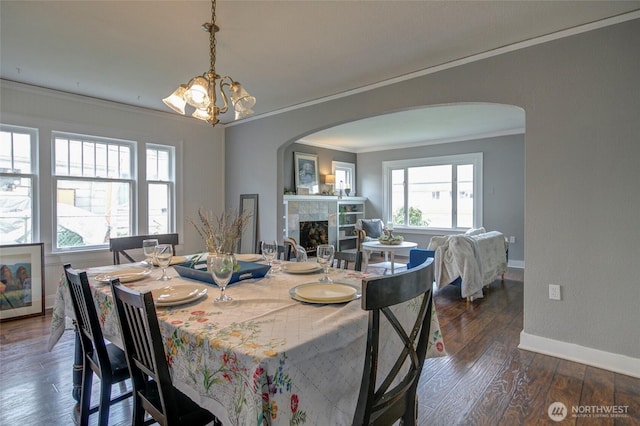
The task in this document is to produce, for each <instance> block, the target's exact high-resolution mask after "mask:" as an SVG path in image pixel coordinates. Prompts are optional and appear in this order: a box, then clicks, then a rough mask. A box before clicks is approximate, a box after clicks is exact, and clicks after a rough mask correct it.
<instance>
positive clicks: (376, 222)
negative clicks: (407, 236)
mask: <svg viewBox="0 0 640 426" xmlns="http://www.w3.org/2000/svg"><path fill="white" fill-rule="evenodd" d="M354 228H355V229H356V233H357V236H358V240H357V244H356V249H357V250H358V251H361V250H362V243H365V242H367V241H375V240H377V239H378V238H379V237H380V236H381V235H382V234H383V233H384V232H383V231H384V222H383V221H382V219H358V221H357V222H356V224H355V226H354Z"/></svg>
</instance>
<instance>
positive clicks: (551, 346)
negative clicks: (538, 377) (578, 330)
mask: <svg viewBox="0 0 640 426" xmlns="http://www.w3.org/2000/svg"><path fill="white" fill-rule="evenodd" d="M518 348H519V349H524V350H527V351H532V352H538V353H541V354H544V355H549V356H553V357H556V358H562V359H566V360H569V361H573V362H579V363H581V364H586V365H590V366H592V367H597V368H603V369H605V370H609V371H613V372H615V373H620V374H626V375H627V376H631V377H637V378H640V359H638V358H631V357H629V356H625V355H620V354H614V353H611V352H605V351H601V350H599V349H593V348H588V347H585V346H581V345H576V344H575V343H567V342H562V341H560V340H553V339H549V338H546V337H540V336H535V335H533V334H529V333H526V332H525V331H524V330H523V331H522V332H521V333H520V344H519V345H518Z"/></svg>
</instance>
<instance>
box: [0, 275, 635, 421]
mask: <svg viewBox="0 0 640 426" xmlns="http://www.w3.org/2000/svg"><path fill="white" fill-rule="evenodd" d="M522 280H523V271H522V270H519V269H510V270H509V272H508V273H507V274H506V276H505V281H504V283H501V282H500V280H497V281H495V282H494V283H492V284H491V286H490V288H489V290H488V291H487V292H486V296H485V298H484V299H480V300H477V301H474V302H470V303H467V302H466V301H465V300H463V299H461V298H460V289H459V288H457V287H454V286H449V287H447V288H444V289H442V290H440V291H437V292H436V293H435V301H436V306H437V312H438V317H439V320H440V326H441V328H442V333H443V336H444V340H445V346H446V349H447V352H448V354H449V356H448V357H443V358H436V359H429V360H427V362H426V364H425V368H424V372H423V377H422V379H421V381H420V388H419V403H420V407H419V424H420V425H443V426H445V425H446V426H450V425H509V426H511V425H531V424H532V425H537V424H555V422H553V421H552V420H551V419H550V418H549V416H548V415H547V409H548V407H549V405H550V404H551V403H552V402H555V401H560V402H564V404H565V405H566V406H567V407H568V409H569V410H571V406H613V405H616V406H626V407H628V408H627V417H619V418H604V417H591V418H572V417H571V415H569V417H568V418H567V419H565V420H564V421H563V422H561V423H560V424H575V425H640V379H636V378H632V377H629V376H625V375H621V374H616V373H612V372H609V371H606V370H602V369H598V368H593V367H589V366H586V365H582V364H578V363H575V362H569V361H564V360H561V359H558V358H553V357H550V356H546V355H540V354H536V353H533V352H527V351H523V350H519V349H517V345H518V342H519V334H520V331H521V330H522V315H523V312H522V311H523V300H522V298H523V283H522ZM50 322H51V317H50V314H48V315H46V316H44V317H36V318H31V319H24V320H17V321H10V322H4V323H1V324H0V425H2V426H13V425H19V426H28V425H73V415H72V407H73V406H74V403H75V401H74V400H73V399H72V397H71V388H72V385H71V365H72V363H73V344H74V341H73V333H71V332H66V333H65V334H64V335H63V337H62V339H61V341H60V342H59V343H58V344H57V345H56V347H55V348H54V349H53V351H52V352H47V340H48V337H49V325H50ZM96 381H97V380H95V381H94V386H93V388H94V398H93V399H94V400H95V401H97V398H98V393H97V391H98V386H97V385H96V383H95V382H96ZM118 392H119V389H118V387H117V386H116V387H115V388H114V393H115V394H117V393H118ZM130 413H131V402H130V401H125V402H122V403H119V404H116V405H114V406H113V407H112V409H111V416H110V417H111V419H110V420H111V422H110V424H112V425H126V424H129V423H130V419H131V414H130ZM90 424H92V425H95V424H97V416H96V415H92V416H91V418H90Z"/></svg>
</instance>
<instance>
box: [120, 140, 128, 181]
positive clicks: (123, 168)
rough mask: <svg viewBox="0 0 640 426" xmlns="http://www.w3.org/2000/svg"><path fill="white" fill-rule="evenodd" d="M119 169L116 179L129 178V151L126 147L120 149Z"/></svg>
mask: <svg viewBox="0 0 640 426" xmlns="http://www.w3.org/2000/svg"><path fill="white" fill-rule="evenodd" d="M119 169H120V175H119V176H118V177H120V178H122V179H130V178H131V150H130V149H129V147H127V146H121V147H120V163H119Z"/></svg>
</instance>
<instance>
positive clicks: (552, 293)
mask: <svg viewBox="0 0 640 426" xmlns="http://www.w3.org/2000/svg"><path fill="white" fill-rule="evenodd" d="M549 299H551V300H562V297H561V296H560V286H559V285H557V284H549Z"/></svg>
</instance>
